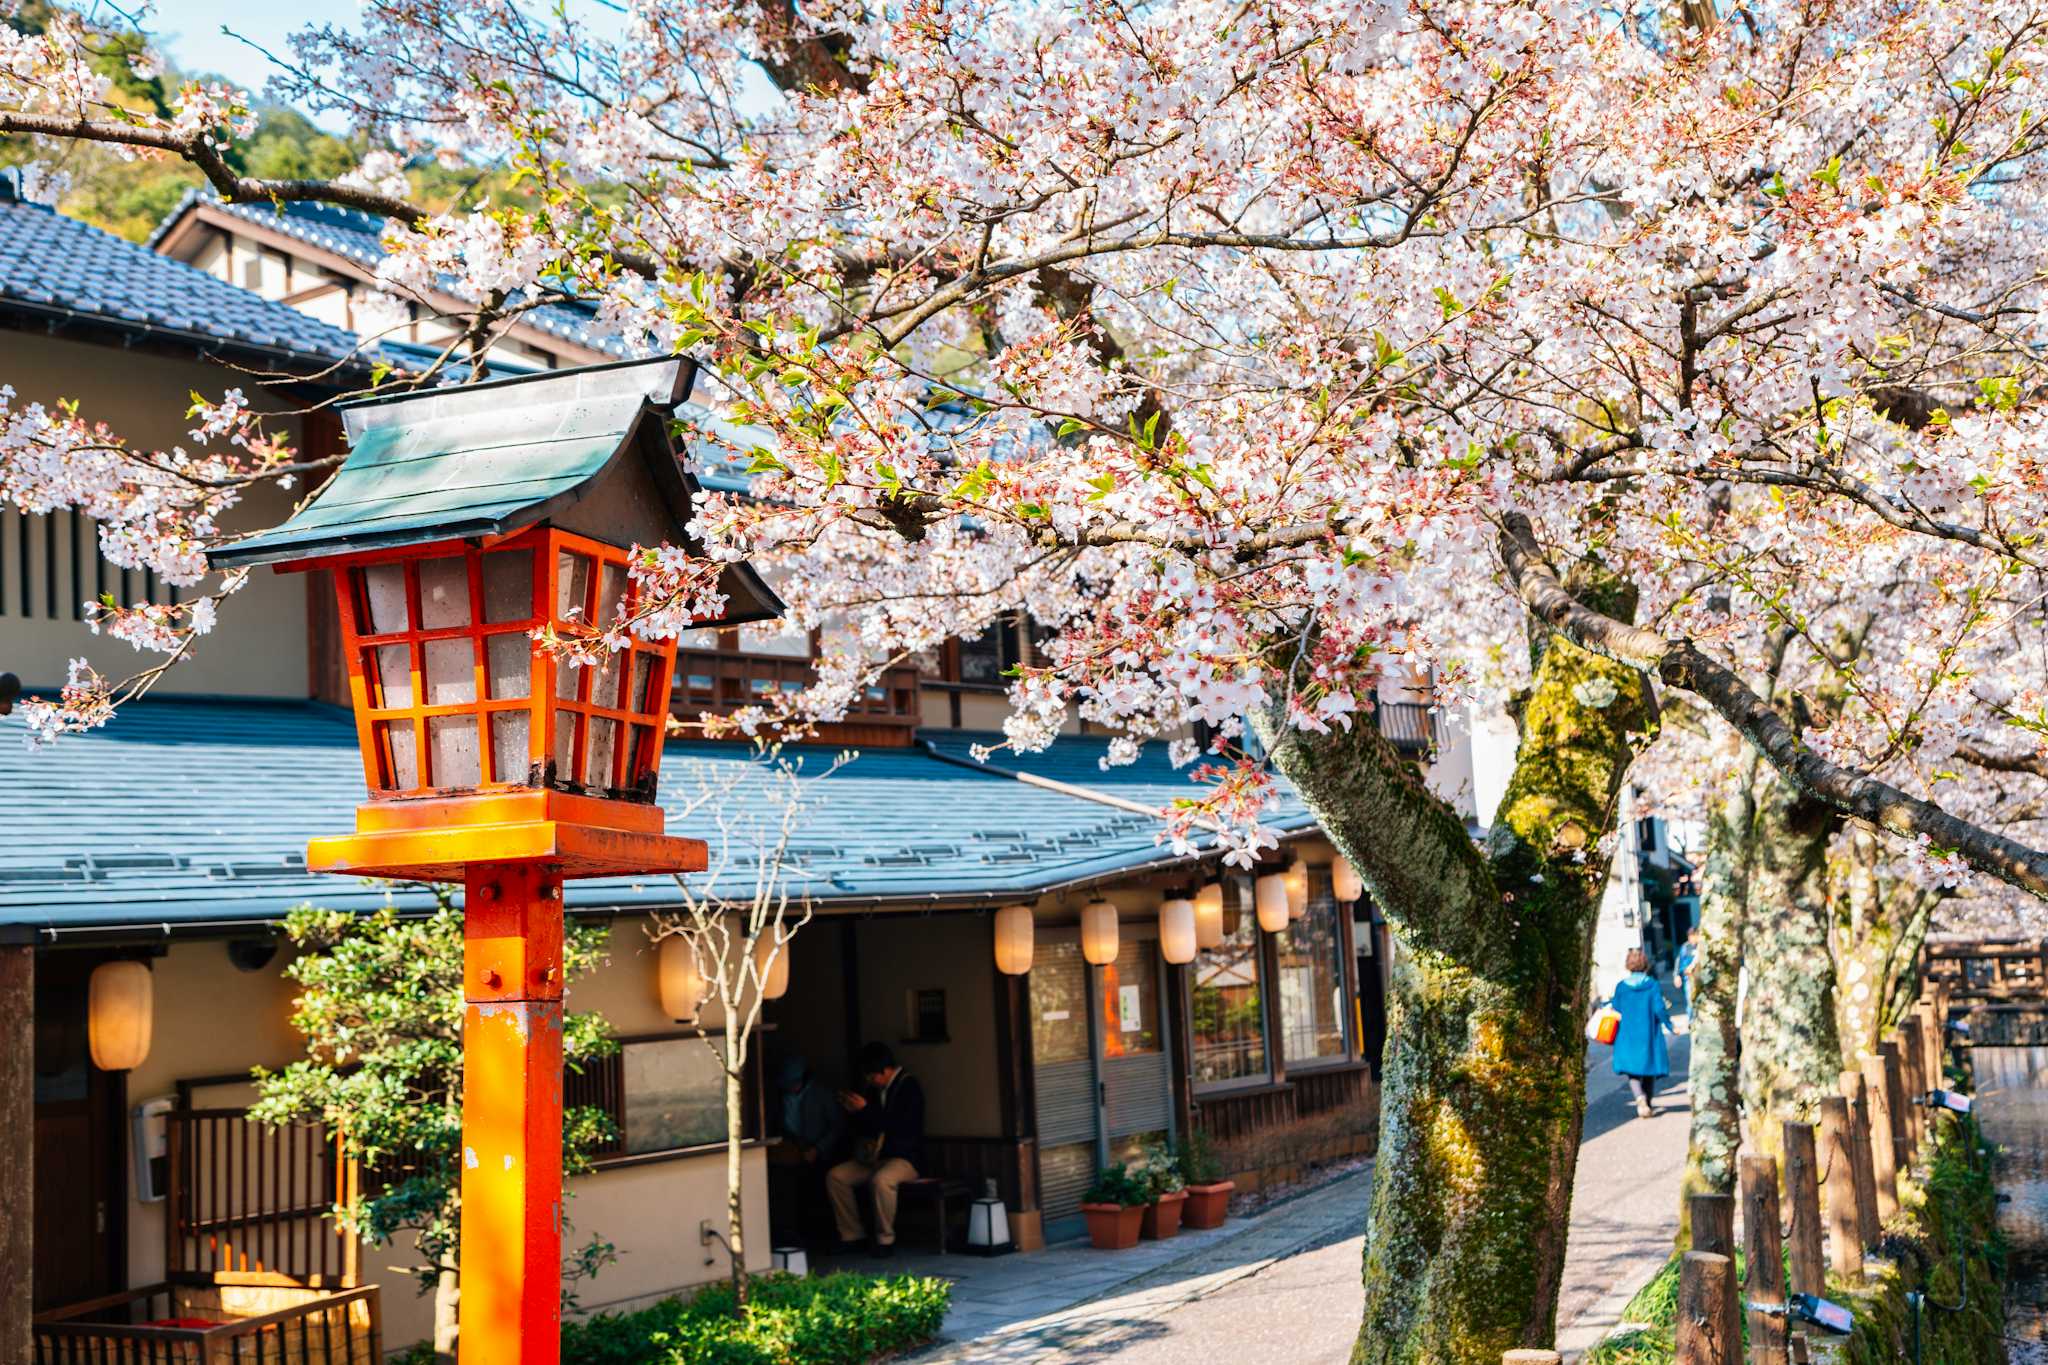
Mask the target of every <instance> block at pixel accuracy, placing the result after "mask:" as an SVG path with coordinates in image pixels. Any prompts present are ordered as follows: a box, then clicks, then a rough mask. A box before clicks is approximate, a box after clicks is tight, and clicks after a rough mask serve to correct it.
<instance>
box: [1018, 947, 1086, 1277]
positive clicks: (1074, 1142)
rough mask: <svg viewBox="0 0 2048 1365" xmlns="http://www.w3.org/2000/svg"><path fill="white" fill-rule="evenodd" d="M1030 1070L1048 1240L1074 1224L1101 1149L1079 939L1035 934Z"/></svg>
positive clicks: (1040, 1190) (1040, 1199) (1040, 1193)
mask: <svg viewBox="0 0 2048 1365" xmlns="http://www.w3.org/2000/svg"><path fill="white" fill-rule="evenodd" d="M1031 1074H1032V1088H1033V1092H1034V1095H1035V1097H1036V1099H1037V1105H1036V1109H1037V1114H1038V1132H1037V1138H1038V1144H1037V1145H1038V1205H1039V1208H1040V1209H1041V1210H1042V1211H1043V1215H1044V1220H1045V1235H1046V1238H1047V1240H1048V1241H1054V1240H1058V1239H1059V1238H1060V1237H1062V1236H1065V1235H1067V1234H1068V1233H1069V1232H1070V1231H1071V1230H1073V1229H1075V1228H1078V1226H1079V1219H1080V1216H1081V1193H1082V1191H1084V1190H1086V1189H1087V1188H1088V1186H1089V1184H1090V1183H1091V1182H1093V1181H1094V1179H1095V1166H1096V1162H1097V1160H1098V1159H1099V1157H1100V1155H1101V1139H1100V1135H1099V1133H1098V1132H1097V1129H1096V1121H1097V1114H1098V1104H1097V1095H1096V1079H1095V1046H1094V1039H1093V1036H1092V1029H1091V1025H1090V1020H1089V1011H1088V964H1087V963H1086V962H1085V961H1083V960H1082V958H1081V945H1080V944H1079V943H1078V942H1075V941H1074V940H1073V939H1072V938H1070V937H1069V938H1067V939H1065V940H1064V941H1062V940H1061V939H1058V938H1047V937H1044V936H1041V937H1040V938H1039V940H1038V943H1037V945H1036V947H1035V949H1034V952H1033V955H1032V962H1031Z"/></svg>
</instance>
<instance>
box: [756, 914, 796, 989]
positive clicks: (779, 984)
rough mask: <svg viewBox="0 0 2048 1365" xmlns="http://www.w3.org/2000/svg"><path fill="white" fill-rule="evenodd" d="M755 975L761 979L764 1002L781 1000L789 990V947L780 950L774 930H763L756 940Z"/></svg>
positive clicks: (783, 946) (786, 945) (785, 945)
mask: <svg viewBox="0 0 2048 1365" xmlns="http://www.w3.org/2000/svg"><path fill="white" fill-rule="evenodd" d="M771 956H772V957H773V959H774V960H773V961H770V960H769V959H770V957H771ZM754 974H755V975H756V976H757V977H759V978H760V981H761V998H762V999H763V1000H780V999H781V998H782V997H783V995H784V994H785V993H786V992H787V991H788V990H789V945H788V944H787V943H785V944H783V945H782V946H781V947H780V948H779V949H778V948H777V947H776V946H775V930H774V929H772V928H769V929H764V930H762V932H761V936H760V937H759V938H757V939H755V940H754Z"/></svg>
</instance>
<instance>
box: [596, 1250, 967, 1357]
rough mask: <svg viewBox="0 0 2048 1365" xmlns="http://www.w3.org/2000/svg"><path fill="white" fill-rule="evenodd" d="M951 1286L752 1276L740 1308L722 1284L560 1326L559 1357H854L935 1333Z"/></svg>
mask: <svg viewBox="0 0 2048 1365" xmlns="http://www.w3.org/2000/svg"><path fill="white" fill-rule="evenodd" d="M952 1292H953V1291H952V1286H951V1285H950V1284H948V1283H947V1282H946V1281H945V1280H940V1279H931V1278H926V1277H923V1276H916V1275H860V1274H854V1273H850V1272H849V1273H841V1274H837V1275H824V1276H819V1277H817V1278H815V1279H809V1278H801V1277H798V1276H795V1275H759V1276H756V1277H755V1278H754V1279H753V1281H752V1288H751V1292H750V1293H749V1295H748V1303H747V1311H746V1315H745V1316H744V1317H736V1316H734V1314H733V1311H732V1310H733V1297H732V1286H731V1285H729V1284H715V1285H710V1286H707V1287H706V1288H704V1289H702V1290H700V1291H698V1292H697V1293H696V1294H695V1295H694V1296H692V1297H691V1298H690V1299H689V1300H687V1301H685V1300H683V1299H663V1300H662V1301H661V1302H660V1303H657V1304H655V1305H654V1306H653V1307H651V1308H643V1309H641V1310H639V1311H638V1312H635V1313H599V1314H597V1315H596V1316H595V1317H592V1318H589V1319H587V1320H585V1321H583V1322H572V1323H569V1324H567V1325H565V1326H564V1327H563V1328H562V1360H563V1361H564V1362H565V1365H567V1363H568V1362H574V1365H864V1362H866V1361H870V1360H874V1359H875V1358H877V1357H879V1356H883V1355H888V1354H891V1353H893V1352H897V1351H903V1350H907V1349H908V1348H910V1347H912V1346H917V1345H920V1344H922V1343H923V1342H926V1341H929V1340H931V1338H933V1337H934V1336H936V1335H938V1331H939V1324H940V1323H942V1322H944V1321H945V1320H946V1307H947V1305H948V1303H949V1302H950V1301H951V1298H952Z"/></svg>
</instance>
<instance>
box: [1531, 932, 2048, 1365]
mask: <svg viewBox="0 0 2048 1365" xmlns="http://www.w3.org/2000/svg"><path fill="white" fill-rule="evenodd" d="M1998 946H2000V947H2004V946H2006V945H1998ZM2004 956H2005V955H2003V954H2000V955H1999V958H2000V960H2001V961H2003V960H2004ZM1962 957H1963V955H1962V954H1954V955H1951V957H1950V958H1949V960H1950V961H1959V960H1961V959H1962ZM1962 975H1963V972H1962V971H1961V970H1960V969H1959V970H1957V971H1953V972H1948V973H1935V972H1933V971H1929V972H1928V973H1927V974H1926V975H1925V977H1924V978H1923V979H1924V980H1925V981H1926V983H1927V984H1926V989H1925V993H1924V994H1923V995H1922V996H1921V998H1920V1000H1919V1001H1918V1002H1917V1003H1916V1004H1915V1005H1914V1007H1913V1008H1912V1010H1911V1011H1909V1012H1908V1014H1907V1017H1906V1018H1905V1019H1904V1020H1903V1021H1902V1022H1901V1023H1900V1024H1899V1026H1898V1027H1897V1028H1896V1029H1894V1030H1893V1031H1892V1032H1891V1033H1890V1034H1888V1035H1887V1036H1886V1038H1885V1040H1884V1041H1883V1042H1882V1043H1880V1044H1879V1045H1878V1049H1877V1053H1876V1055H1874V1056H1870V1057H1865V1058H1864V1059H1863V1065H1862V1066H1861V1067H1859V1068H1857V1069H1856V1070H1854V1071H1844V1072H1843V1073H1842V1074H1841V1077H1840V1081H1839V1089H1840V1093H1839V1094H1836V1095H1830V1096H1828V1097H1826V1098H1825V1099H1823V1100H1822V1101H1821V1106H1820V1116H1819V1117H1820V1123H1819V1125H1818V1127H1817V1128H1816V1126H1815V1125H1813V1124H1809V1123H1796V1122H1793V1121H1792V1120H1789V1119H1788V1120H1786V1121H1785V1124H1784V1129H1783V1134H1784V1165H1783V1168H1782V1171H1781V1169H1780V1167H1779V1165H1778V1163H1777V1162H1775V1161H1773V1160H1772V1159H1771V1158H1769V1157H1767V1156H1745V1157H1743V1158H1742V1160H1741V1166H1740V1176H1741V1185H1740V1188H1741V1195H1740V1198H1741V1200H1742V1229H1743V1239H1742V1240H1743V1262H1744V1270H1745V1276H1746V1279H1745V1281H1744V1282H1743V1283H1741V1284H1740V1285H1738V1284H1737V1282H1736V1278H1735V1201H1736V1198H1737V1196H1736V1195H1732V1194H1696V1195H1694V1196H1692V1199H1691V1203H1690V1206H1689V1209H1688V1213H1689V1216H1690V1221H1691V1223H1692V1249H1691V1250H1690V1251H1688V1252H1686V1253H1685V1258H1684V1260H1683V1261H1682V1262H1681V1263H1680V1270H1679V1286H1678V1316H1677V1352H1676V1355H1675V1356H1674V1362H1675V1365H1743V1347H1742V1338H1743V1332H1742V1327H1743V1323H1742V1315H1743V1314H1744V1313H1747V1315H1748V1327H1749V1352H1748V1365H1804V1362H1806V1361H1807V1360H1809V1359H1811V1358H1812V1350H1811V1347H1810V1346H1809V1344H1808V1342H1807V1339H1806V1334H1805V1333H1804V1332H1801V1331H1794V1330H1792V1317H1791V1315H1790V1314H1789V1313H1788V1311H1787V1304H1788V1302H1790V1299H1791V1297H1792V1296H1794V1295H1805V1294H1810V1295H1813V1296H1815V1297H1816V1298H1819V1297H1822V1296H1824V1295H1825V1294H1826V1292H1827V1276H1828V1274H1829V1273H1830V1272H1832V1273H1833V1274H1834V1275H1835V1276H1836V1277H1837V1278H1839V1279H1845V1280H1850V1281H1857V1280H1861V1279H1862V1278H1863V1277H1864V1263H1863V1257H1864V1253H1865V1252H1867V1251H1868V1250H1870V1249H1871V1248H1872V1247H1873V1246H1875V1245H1876V1244H1877V1240H1878V1238H1879V1237H1880V1236H1881V1235H1882V1234H1883V1227H1884V1223H1885V1220H1887V1219H1889V1218H1890V1217H1892V1215H1894V1214H1895V1213H1897V1212H1898V1209H1899V1181H1900V1180H1901V1179H1902V1178H1904V1176H1905V1175H1906V1173H1907V1172H1908V1171H1909V1170H1910V1169H1911V1168H1912V1164H1913V1162H1914V1160H1915V1159H1916V1158H1917V1157H1918V1156H1919V1155H1920V1153H1921V1152H1922V1151H1923V1150H1924V1149H1925V1147H1926V1145H1927V1144H1928V1142H1929V1141H1931V1140H1932V1138H1933V1136H1934V1125H1935V1123H1936V1121H1937V1117H1938V1116H1937V1115H1936V1113H1935V1111H1934V1110H1933V1109H1931V1108H1929V1107H1928V1105H1927V1103H1926V1101H1927V1098H1928V1095H1929V1092H1931V1091H1935V1090H1944V1089H1946V1088H1947V1080H1946V1072H1945V1068H1944V1065H1943V1058H1944V1056H1945V1049H1946V1046H1947V1043H1946V1039H1947V1034H1948V1017H1949V1004H1950V999H1951V992H1952V990H1954V989H1955V986H1954V982H1955V980H1956V979H1957V978H1958V977H1959V976H1962ZM1976 979H1977V980H1978V981H1979V983H1980V989H1981V983H1983V982H1986V981H1991V980H2004V979H2006V978H2003V977H1998V976H1996V975H1995V973H1985V972H1980V973H1979V974H1978V976H1977V978H1976ZM2019 979H2020V977H2019V975H2018V974H2017V973H2015V974H2014V976H2013V977H2012V978H2011V980H2013V981H2015V982H2016V981H2018V980H2019ZM1781 1191H1782V1195H1783V1198H1782V1205H1783V1206H1782V1207H1781V1200H1780V1192H1781ZM1788 1241H1789V1243H1790V1245H1789V1247H1788V1246H1787V1242H1788ZM1788 1250H1789V1251H1790V1253H1791V1254H1790V1257H1789V1269H1790V1275H1789V1280H1788V1276H1787V1262H1788V1257H1787V1256H1786V1252H1787V1251H1788ZM1501 1360H1502V1365H1558V1360H1559V1356H1558V1353H1557V1352H1555V1351H1551V1350H1542V1349H1531V1348H1523V1349H1519V1350H1513V1351H1509V1352H1508V1353H1507V1354H1506V1355H1504V1356H1502V1357H1501Z"/></svg>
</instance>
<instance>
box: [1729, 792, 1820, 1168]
mask: <svg viewBox="0 0 2048 1365" xmlns="http://www.w3.org/2000/svg"><path fill="white" fill-rule="evenodd" d="M1839 824H1840V820H1839V817H1838V816H1836V815H1835V814H1834V812H1832V811H1831V810H1829V809H1828V808H1827V807H1826V806H1824V805H1822V804H1821V803H1820V802H1818V801H1816V800H1814V799H1812V798H1811V797H1808V796H1806V795H1805V794H1804V793H1802V792H1800V791H1799V790H1798V789H1797V788H1796V787H1794V786H1793V785H1792V784H1791V783H1790V782H1788V781H1786V780H1785V779H1783V778H1782V777H1775V778H1773V779H1772V780H1771V781H1770V782H1769V783H1768V784H1767V785H1766V786H1765V787H1764V789H1763V791H1762V792H1761V794H1760V795H1759V797H1758V800H1757V815H1756V835H1755V846H1754V850H1753V853H1752V856H1751V858H1750V860H1749V890H1748V895H1747V897H1746V899H1745V902H1744V905H1745V910H1746V913H1745V916H1744V920H1743V929H1742V948H1743V952H1742V961H1743V969H1744V971H1745V973H1746V975H1747V982H1746V984H1745V989H1744V993H1743V1002H1742V1021H1741V1026H1742V1107H1743V1113H1744V1114H1745V1115H1746V1116H1747V1118H1748V1121H1749V1141H1750V1145H1751V1148H1752V1149H1753V1151H1755V1152H1756V1153H1757V1154H1758V1155H1766V1156H1776V1155H1778V1147H1779V1142H1780V1137H1779V1134H1780V1132H1781V1131H1782V1130H1781V1129H1780V1127H1779V1124H1780V1121H1781V1120H1783V1119H1788V1118H1800V1119H1806V1118H1811V1117H1812V1115H1813V1113H1814V1112H1815V1107H1816V1106H1817V1105H1818V1104H1819V1102H1820V1100H1821V1097H1822V1096H1824V1095H1832V1094H1834V1093H1835V1092H1836V1086H1837V1083H1838V1081H1839V1079H1840V1076H1841V1070H1842V1047H1841V1041H1840V1034H1839V1033H1838V1032H1837V1029H1836V1024H1835V961H1834V956H1833V954H1832V952H1831V951H1830V949H1829V943H1828V931H1829V911H1828V844H1829V841H1830V840H1832V839H1833V838H1834V835H1835V831H1836V829H1837V828H1838V827H1839Z"/></svg>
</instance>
